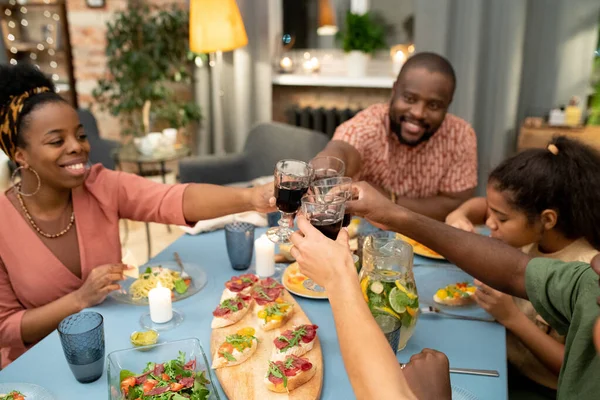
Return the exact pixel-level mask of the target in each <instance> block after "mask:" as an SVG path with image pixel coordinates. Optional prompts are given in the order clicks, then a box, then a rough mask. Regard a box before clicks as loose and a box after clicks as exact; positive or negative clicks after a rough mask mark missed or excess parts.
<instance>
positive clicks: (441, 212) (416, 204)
mask: <svg viewBox="0 0 600 400" xmlns="http://www.w3.org/2000/svg"><path fill="white" fill-rule="evenodd" d="M474 192H475V189H468V190H465V191H463V192H459V193H440V194H439V195H438V196H433V197H425V198H422V199H410V198H408V197H399V198H397V199H396V204H398V205H399V206H402V207H404V208H408V209H409V210H411V211H414V212H416V213H419V214H422V215H426V216H428V217H430V218H433V219H436V220H438V221H443V220H444V219H445V218H446V216H447V215H448V214H449V213H450V212H451V211H452V210H454V209H456V207H458V206H460V205H461V204H462V203H463V202H464V201H465V200H467V199H469V198H471V196H473V193H474Z"/></svg>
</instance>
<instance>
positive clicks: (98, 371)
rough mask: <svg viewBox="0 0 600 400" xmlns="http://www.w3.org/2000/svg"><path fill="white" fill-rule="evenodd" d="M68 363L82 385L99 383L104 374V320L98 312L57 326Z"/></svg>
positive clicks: (64, 321)
mask: <svg viewBox="0 0 600 400" xmlns="http://www.w3.org/2000/svg"><path fill="white" fill-rule="evenodd" d="M58 335H59V336H60V342H61V343H62V347H63V351H64V353H65V358H66V359H67V363H68V364H69V367H70V368H71V371H72V372H73V375H75V379H77V380H78V381H79V382H81V383H90V382H94V381H96V380H98V378H100V377H101V376H102V372H103V371H104V319H103V318H102V315H100V314H98V313H97V312H80V313H77V314H73V315H70V316H68V317H67V318H65V319H63V320H62V321H61V322H60V324H59V325H58Z"/></svg>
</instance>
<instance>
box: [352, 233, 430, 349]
mask: <svg viewBox="0 0 600 400" xmlns="http://www.w3.org/2000/svg"><path fill="white" fill-rule="evenodd" d="M359 279H360V286H361V289H362V292H363V296H364V297H365V300H366V301H367V303H368V304H369V309H370V310H371V313H372V314H373V317H375V320H376V321H377V324H378V325H379V327H380V328H381V329H382V331H383V333H384V334H385V335H386V337H387V338H388V341H389V342H390V345H391V346H392V348H394V349H395V350H396V349H397V350H398V351H400V350H402V349H404V347H406V343H407V342H408V340H409V339H410V337H411V336H412V334H413V332H414V330H415V326H416V323H417V319H418V318H419V295H418V293H417V285H416V284H415V278H414V275H413V248H412V246H411V245H410V244H408V243H406V242H404V241H402V240H400V239H395V238H394V237H376V236H369V237H367V238H366V240H365V242H364V247H363V258H362V269H361V271H360V275H359Z"/></svg>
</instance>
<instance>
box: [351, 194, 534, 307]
mask: <svg viewBox="0 0 600 400" xmlns="http://www.w3.org/2000/svg"><path fill="white" fill-rule="evenodd" d="M353 188H354V192H355V193H354V196H355V197H357V200H354V201H350V202H348V203H347V204H346V209H347V210H348V212H350V213H352V214H353V215H356V216H360V217H364V218H366V219H367V220H369V221H372V222H373V223H375V224H376V225H378V226H384V227H386V228H388V229H390V230H393V231H395V232H400V233H402V234H404V235H406V236H408V237H410V238H412V239H414V240H416V241H418V242H420V243H422V244H424V245H425V246H427V247H429V248H431V249H433V250H434V251H436V252H438V253H440V254H441V255H443V256H444V257H446V258H447V259H448V260H449V261H450V262H452V263H454V264H456V265H457V266H458V267H459V268H461V269H463V270H464V271H465V272H467V273H468V274H470V275H472V276H474V277H475V278H477V279H479V280H481V281H482V282H484V283H486V284H488V285H490V286H491V287H493V288H495V289H498V290H500V291H501V292H504V293H508V294H511V295H514V296H517V297H522V298H527V293H526V291H525V269H526V267H527V263H528V262H529V260H530V259H531V258H530V257H529V256H527V255H526V254H525V253H523V252H522V251H520V250H517V249H515V248H512V247H510V246H508V245H506V244H504V243H502V242H500V241H498V240H494V239H491V238H488V237H484V236H481V235H477V234H472V233H468V232H464V231H461V230H459V229H455V228H453V227H451V226H448V225H446V224H444V223H440V222H437V221H434V220H432V219H430V218H428V217H425V216H423V215H419V214H416V213H414V212H411V211H409V210H407V209H405V208H403V207H400V206H397V205H394V204H393V203H392V202H391V201H390V200H388V199H387V198H385V197H384V196H383V195H381V194H380V193H379V192H378V191H377V190H375V189H374V188H372V187H371V186H369V184H367V183H365V182H360V183H358V184H354V185H353Z"/></svg>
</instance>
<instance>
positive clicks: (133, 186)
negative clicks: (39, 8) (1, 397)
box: [0, 64, 274, 367]
mask: <svg viewBox="0 0 600 400" xmlns="http://www.w3.org/2000/svg"><path fill="white" fill-rule="evenodd" d="M0 148H1V149H2V150H3V151H4V152H5V153H6V155H7V156H8V157H9V158H10V159H11V160H13V161H14V162H16V163H17V164H18V166H19V167H18V168H17V171H16V172H17V174H20V176H21V180H20V182H18V183H16V184H14V185H13V186H12V187H11V188H9V189H8V190H7V191H6V193H5V194H2V195H0V221H2V223H1V224H0V237H2V240H1V241H0V348H1V349H2V350H0V355H1V364H2V367H4V366H6V365H7V364H8V363H10V362H11V361H12V360H14V359H15V358H16V357H18V356H19V355H21V354H22V353H23V352H24V351H25V350H26V349H27V348H28V347H29V346H30V345H32V344H33V343H36V342H37V341H39V340H40V339H42V338H43V337H44V336H46V335H47V334H49V333H50V332H52V331H53V330H54V329H56V327H57V325H58V323H59V322H60V321H61V320H62V319H63V318H65V317H66V316H68V315H70V314H73V313H75V312H78V311H80V310H82V309H84V308H87V307H90V306H93V305H96V304H98V303H100V302H102V301H103V300H104V299H105V298H106V296H107V294H108V293H110V292H111V291H114V290H118V289H119V288H120V286H119V281H121V280H123V279H124V277H123V271H124V270H125V269H127V266H125V265H123V264H121V246H120V240H119V228H118V223H119V219H120V218H128V219H132V220H136V221H144V222H158V223H165V224H178V225H185V224H187V223H195V222H196V221H199V220H202V219H210V218H215V217H218V216H222V215H227V214H233V213H238V212H243V211H249V210H257V211H261V212H266V211H271V210H272V209H274V208H273V207H272V206H271V205H270V203H269V200H270V198H271V197H272V195H273V187H272V185H265V186H262V187H256V188H252V189H239V188H224V187H220V186H214V185H200V184H192V185H162V184H157V183H154V182H151V181H149V180H146V179H143V178H141V177H138V176H135V175H131V174H126V173H122V172H115V171H110V170H107V169H104V168H103V167H102V166H101V165H100V164H97V165H92V166H89V163H88V158H89V153H90V144H89V142H88V140H87V137H86V135H85V132H84V130H83V127H82V125H81V123H80V121H79V118H78V114H77V112H76V110H75V109H73V107H71V106H70V105H69V104H68V103H67V102H65V101H64V100H63V99H62V98H61V97H60V96H59V95H57V94H56V92H55V89H54V86H53V84H52V81H51V80H49V79H48V78H47V77H45V76H44V75H43V74H42V73H41V72H40V71H39V70H38V69H36V68H35V67H33V66H27V65H24V64H19V65H17V66H1V67H0ZM15 175H16V174H15ZM40 288H44V290H40Z"/></svg>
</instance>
